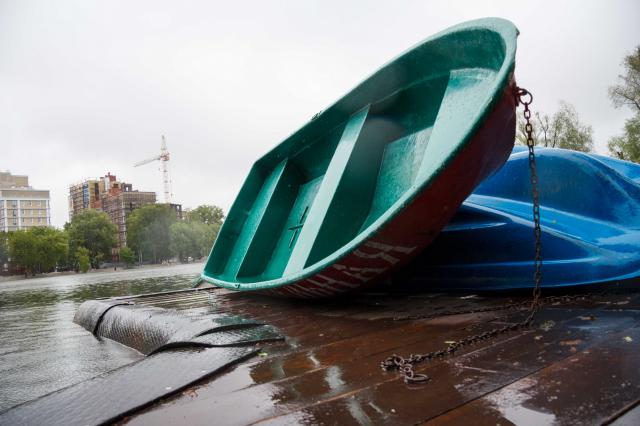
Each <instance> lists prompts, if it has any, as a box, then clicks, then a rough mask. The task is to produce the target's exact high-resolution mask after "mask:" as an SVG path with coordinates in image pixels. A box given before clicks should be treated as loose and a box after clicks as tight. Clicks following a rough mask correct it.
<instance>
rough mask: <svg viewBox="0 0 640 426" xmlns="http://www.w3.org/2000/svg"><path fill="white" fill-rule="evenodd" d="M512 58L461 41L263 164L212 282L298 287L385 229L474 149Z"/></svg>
mask: <svg viewBox="0 0 640 426" xmlns="http://www.w3.org/2000/svg"><path fill="white" fill-rule="evenodd" d="M514 31H515V29H514ZM514 38H515V37H514ZM470 46H471V48H470ZM506 50H507V45H506V42H505V40H504V38H503V37H502V35H501V34H500V33H498V32H494V31H490V30H487V29H468V30H466V31H460V32H454V33H452V34H449V35H446V36H444V37H441V38H436V39H435V40H433V41H427V42H425V43H424V44H423V45H421V46H419V47H417V48H414V49H413V50H411V51H410V52H409V53H406V54H404V55H403V56H401V57H400V58H398V59H396V60H395V61H393V62H392V63H390V64H389V65H387V66H385V67H383V68H382V69H381V70H380V71H378V72H377V73H376V74H374V75H373V76H371V77H370V78H369V79H367V80H366V81H365V82H364V83H362V84H361V85H359V86H358V87H356V88H355V89H354V90H353V91H352V92H351V93H349V94H348V95H346V96H345V97H344V98H342V99H341V100H339V101H338V102H336V103H335V104H334V105H333V106H331V107H330V108H329V109H328V110H326V111H325V112H323V113H322V114H320V115H319V116H318V117H317V118H315V119H314V120H312V121H311V122H310V123H308V124H307V125H306V126H304V127H303V128H302V129H300V130H299V131H298V132H296V133H295V134H293V135H292V136H291V137H289V138H288V139H287V140H285V141H284V142H283V143H282V144H280V145H279V146H278V147H276V148H275V149H274V150H272V151H271V152H269V153H268V154H267V155H265V156H264V157H263V158H261V159H260V160H258V161H257V162H256V163H255V164H254V166H253V168H252V169H251V171H250V173H249V176H248V178H247V179H246V181H245V183H244V185H243V187H242V189H241V191H240V194H239V195H238V197H237V199H236V201H235V203H234V205H233V206H232V208H231V210H230V212H229V216H228V218H227V219H226V221H225V223H224V226H223V228H222V230H221V232H220V234H219V236H218V239H217V241H216V243H215V245H214V248H213V250H212V252H211V255H210V256H209V260H208V262H207V265H206V267H205V271H204V274H203V275H204V276H205V277H209V278H213V279H216V280H220V281H226V282H239V283H242V282H258V281H268V280H273V279H277V278H281V277H284V276H289V275H292V274H296V273H299V272H300V271H302V270H304V269H305V268H307V267H309V266H311V265H313V264H315V263H317V262H319V261H321V260H322V259H325V258H327V256H329V255H331V254H333V253H335V252H337V251H339V250H340V249H341V248H343V247H344V246H345V245H346V244H347V243H349V242H350V241H351V240H353V239H354V238H355V237H356V236H358V234H361V233H363V232H365V230H367V229H368V228H369V232H370V231H371V230H372V229H375V226H374V227H373V228H370V227H371V226H372V225H374V224H375V222H376V221H377V220H379V219H381V218H382V216H383V215H384V214H385V213H387V212H389V213H388V214H393V211H394V210H397V209H394V208H393V207H394V204H397V206H398V207H399V206H401V205H402V202H403V200H402V198H403V196H405V195H411V194H412V193H415V192H416V190H417V189H418V188H419V187H420V186H421V185H423V184H425V183H426V182H428V180H429V179H430V178H431V177H432V176H433V175H434V174H436V173H437V172H438V171H439V170H440V169H441V168H442V167H443V164H444V162H445V161H446V160H447V159H449V158H450V157H451V156H452V155H453V153H454V152H455V150H456V149H457V148H458V147H459V146H460V145H461V144H463V143H464V142H465V141H466V140H465V139H466V137H467V135H468V134H469V133H470V131H471V130H472V126H473V125H474V123H477V122H478V120H479V119H480V118H481V115H482V114H483V113H484V112H486V109H487V107H488V106H489V105H490V104H491V102H492V101H493V100H494V98H495V96H496V91H497V89H496V88H497V87H504V82H501V81H498V80H500V78H502V77H504V76H503V74H506V72H505V71H504V69H503V68H504V66H505V65H504V62H505V57H506V56H507V53H506ZM463 52H464V53H463ZM501 69H502V72H500V71H501ZM499 94H501V93H498V95H499ZM405 199H406V197H405Z"/></svg>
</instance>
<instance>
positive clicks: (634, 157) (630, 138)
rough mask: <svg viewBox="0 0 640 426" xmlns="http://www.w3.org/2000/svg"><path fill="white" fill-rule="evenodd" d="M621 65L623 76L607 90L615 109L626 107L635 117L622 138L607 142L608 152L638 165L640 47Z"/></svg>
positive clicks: (639, 147) (639, 145) (639, 140)
mask: <svg viewBox="0 0 640 426" xmlns="http://www.w3.org/2000/svg"><path fill="white" fill-rule="evenodd" d="M622 64H623V66H624V68H625V74H624V75H620V76H618V80H619V82H618V84H617V85H615V86H612V87H610V88H609V96H610V97H611V100H612V101H613V105H614V106H615V107H616V108H619V107H621V106H628V107H629V108H631V110H632V111H634V112H635V113H636V115H635V116H634V117H632V118H631V119H629V120H627V121H626V122H625V125H624V134H623V135H622V136H615V137H613V138H611V139H610V140H609V143H608V145H609V152H610V153H611V154H612V155H614V156H616V157H618V158H620V159H622V160H628V161H634V162H636V163H640V46H638V47H636V49H635V50H634V51H633V53H632V54H631V55H629V56H626V57H625V58H624V61H623V62H622Z"/></svg>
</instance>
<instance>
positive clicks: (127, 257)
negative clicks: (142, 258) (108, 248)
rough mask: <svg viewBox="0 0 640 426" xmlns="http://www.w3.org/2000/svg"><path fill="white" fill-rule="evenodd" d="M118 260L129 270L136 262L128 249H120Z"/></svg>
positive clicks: (131, 251)
mask: <svg viewBox="0 0 640 426" xmlns="http://www.w3.org/2000/svg"><path fill="white" fill-rule="evenodd" d="M120 260H121V261H123V262H124V263H125V264H126V265H127V268H131V266H132V265H133V264H134V263H135V262H136V256H135V254H134V253H133V250H131V249H130V248H129V247H123V248H121V249H120Z"/></svg>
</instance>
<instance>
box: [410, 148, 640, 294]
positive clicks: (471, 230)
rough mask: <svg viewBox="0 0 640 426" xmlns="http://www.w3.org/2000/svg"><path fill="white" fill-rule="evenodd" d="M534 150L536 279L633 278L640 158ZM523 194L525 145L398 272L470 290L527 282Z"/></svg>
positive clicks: (639, 250)
mask: <svg viewBox="0 0 640 426" xmlns="http://www.w3.org/2000/svg"><path fill="white" fill-rule="evenodd" d="M536 153H537V164H538V174H539V176H540V179H539V181H540V183H539V188H540V203H541V209H540V211H541V225H542V231H543V235H542V256H543V259H544V265H543V281H542V285H543V287H547V288H549V287H566V286H580V285H589V284H600V283H605V282H607V283H609V282H620V281H627V280H636V279H638V278H639V277H640V165H637V164H633V163H629V162H625V161H620V160H615V159H611V158H607V157H602V156H597V155H592V154H584V153H579V152H574V151H566V150H561V149H544V148H540V149H537V150H536ZM530 200H531V187H530V184H529V169H528V163H527V152H526V150H525V149H524V148H523V147H516V148H515V149H514V151H513V152H512V154H511V156H510V158H509V160H508V162H507V163H506V164H505V165H504V166H503V167H502V168H501V169H500V170H499V171H498V172H496V174H494V175H493V176H492V177H490V178H488V179H487V180H486V181H485V182H483V183H482V185H480V186H479V187H478V188H477V190H476V191H475V192H474V193H473V194H472V195H471V196H470V197H469V198H468V199H467V200H466V201H465V202H464V204H463V205H462V207H461V208H460V210H459V211H458V213H457V214H456V216H455V217H454V219H453V220H452V221H451V222H450V223H449V225H448V226H447V227H446V228H445V229H444V230H443V231H442V233H441V234H440V235H439V237H438V238H437V239H436V241H435V242H434V243H433V244H432V245H430V246H429V247H428V248H427V249H426V250H425V251H424V252H423V253H422V254H421V255H420V257H419V258H418V259H416V261H414V262H413V264H411V265H409V266H408V267H407V268H406V269H405V270H404V271H403V272H402V274H401V275H402V277H401V279H402V281H404V282H406V283H407V284H409V285H419V286H420V287H424V286H429V287H432V288H437V289H460V290H474V291H477V290H512V289H519V288H530V287H532V284H533V282H532V274H533V261H532V259H533V247H534V242H533V223H532V220H531V217H532V214H531V202H530Z"/></svg>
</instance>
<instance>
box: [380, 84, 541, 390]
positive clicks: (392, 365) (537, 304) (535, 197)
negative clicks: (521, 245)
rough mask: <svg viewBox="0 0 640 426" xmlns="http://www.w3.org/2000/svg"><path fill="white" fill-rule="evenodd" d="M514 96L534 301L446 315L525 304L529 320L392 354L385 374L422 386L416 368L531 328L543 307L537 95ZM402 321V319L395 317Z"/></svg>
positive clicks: (425, 377) (517, 90)
mask: <svg viewBox="0 0 640 426" xmlns="http://www.w3.org/2000/svg"><path fill="white" fill-rule="evenodd" d="M514 97H515V104H516V107H518V106H519V105H520V104H522V105H523V106H524V119H525V126H524V130H525V133H526V136H527V148H528V151H529V174H530V177H529V178H530V183H531V196H532V204H533V233H534V240H535V254H534V273H533V282H534V286H533V295H532V299H531V303H528V302H523V303H510V304H507V305H503V306H499V307H492V308H479V309H475V310H474V309H468V310H466V311H457V312H456V313H444V315H447V314H449V315H454V314H460V313H479V312H487V311H495V310H503V309H512V308H518V307H522V306H523V305H529V313H528V315H527V317H526V318H525V319H524V320H523V321H521V322H518V323H513V324H508V325H505V326H502V327H496V328H494V329H491V330H488V331H485V332H484V333H480V334H475V335H472V336H467V337H465V338H462V339H460V340H456V341H455V342H452V343H450V344H449V345H448V346H447V347H445V348H444V349H440V350H437V351H432V352H427V353H424V354H411V355H409V357H407V358H404V357H401V356H399V355H396V354H394V355H392V356H390V357H389V358H387V359H385V360H384V361H382V362H381V363H380V366H381V367H382V369H383V370H385V371H390V370H397V371H398V372H399V373H400V374H402V376H403V377H404V381H405V383H407V384H420V383H426V382H428V381H429V380H431V378H430V377H429V376H428V375H426V374H419V373H416V372H415V369H414V366H415V365H416V364H419V363H421V362H424V361H430V360H433V359H441V358H444V357H446V356H448V355H453V354H454V353H455V352H456V351H458V350H459V349H461V348H463V347H465V346H469V345H472V344H475V343H479V342H482V341H485V340H488V339H491V338H494V337H497V336H499V335H502V334H505V333H509V332H512V331H516V330H520V329H523V328H528V327H530V326H531V324H532V323H533V319H534V317H535V315H536V313H537V312H538V311H539V310H540V309H541V308H542V304H543V302H542V298H541V287H540V283H541V281H542V243H541V238H542V231H541V229H540V197H539V193H538V170H537V167H536V156H535V152H534V145H535V141H534V140H533V125H532V124H531V110H530V109H529V105H531V103H532V102H533V95H531V93H530V92H529V91H528V90H526V89H523V88H521V87H516V88H515V89H514ZM436 316H443V313H440V314H438V315H434V317H436ZM418 318H427V317H418V316H412V317H408V318H405V319H418ZM395 319H399V318H395Z"/></svg>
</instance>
